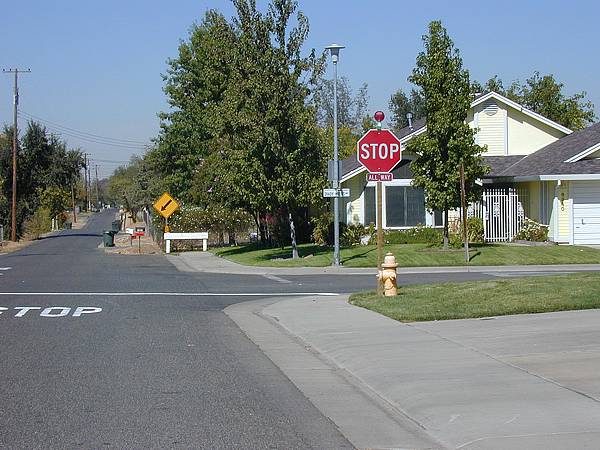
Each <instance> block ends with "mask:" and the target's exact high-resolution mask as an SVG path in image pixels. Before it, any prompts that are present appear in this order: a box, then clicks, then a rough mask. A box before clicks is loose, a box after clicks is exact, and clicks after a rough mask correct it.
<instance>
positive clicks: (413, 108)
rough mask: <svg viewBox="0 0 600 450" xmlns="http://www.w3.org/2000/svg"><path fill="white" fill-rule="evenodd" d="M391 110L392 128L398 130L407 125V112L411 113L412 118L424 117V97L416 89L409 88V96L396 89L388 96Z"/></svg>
mask: <svg viewBox="0 0 600 450" xmlns="http://www.w3.org/2000/svg"><path fill="white" fill-rule="evenodd" d="M389 107H390V110H391V112H392V128H393V129H394V130H400V129H401V128H404V127H407V126H408V118H407V117H406V116H407V114H408V113H411V114H412V118H413V120H418V119H421V118H423V117H425V99H424V98H423V95H422V94H421V93H420V92H419V91H418V90H416V89H411V90H410V96H408V95H406V94H405V93H404V91H403V90H402V89H398V90H397V91H396V92H395V93H394V94H393V95H392V97H391V98H390V103H389Z"/></svg>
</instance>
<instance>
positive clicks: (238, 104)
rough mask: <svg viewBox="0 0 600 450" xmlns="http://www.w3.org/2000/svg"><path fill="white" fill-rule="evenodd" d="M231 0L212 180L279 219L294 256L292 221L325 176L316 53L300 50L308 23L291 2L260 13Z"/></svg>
mask: <svg viewBox="0 0 600 450" xmlns="http://www.w3.org/2000/svg"><path fill="white" fill-rule="evenodd" d="M234 5H235V7H236V11H237V16H236V17H235V19H234V27H235V31H236V35H237V42H236V45H235V46H234V48H233V66H232V70H231V73H230V83H229V86H228V88H227V90H226V91H225V97H224V101H223V102H222V104H221V106H222V107H221V108H220V111H219V112H218V114H217V115H218V116H219V117H220V118H221V120H220V121H219V122H218V124H219V125H220V130H218V136H219V139H218V143H219V148H220V150H221V151H222V153H221V154H220V156H218V157H215V158H213V160H212V163H213V164H214V165H215V166H217V167H219V166H220V167H221V168H222V170H220V172H219V173H218V174H216V175H217V178H218V180H219V183H216V184H215V185H216V186H217V188H220V189H221V190H222V189H223V188H225V189H227V196H228V198H229V199H230V202H231V206H241V207H243V208H244V209H246V210H247V211H249V212H251V213H253V215H255V217H256V218H257V222H259V223H260V218H262V217H265V216H267V215H275V216H278V217H279V219H280V222H283V220H282V219H286V220H287V224H288V226H289V230H290V238H291V241H292V244H293V247H294V248H293V256H297V251H296V248H295V235H294V229H295V224H296V221H297V219H298V217H299V214H300V213H301V209H303V208H305V207H307V206H308V205H310V204H311V203H314V202H316V201H320V190H321V188H322V187H324V184H325V176H324V174H325V170H326V159H327V155H326V154H325V152H324V150H323V149H324V146H323V143H322V140H321V133H320V132H319V129H318V128H317V125H316V114H315V109H314V108H313V107H311V106H310V105H309V102H308V100H309V98H310V94H311V88H314V87H315V84H316V81H317V79H318V76H319V75H320V73H321V72H322V58H317V57H316V55H315V52H314V50H313V51H312V52H310V53H309V54H308V55H307V56H304V55H303V54H302V47H303V44H304V42H305V40H306V37H307V35H308V31H309V25H308V20H307V18H306V17H305V16H304V15H303V14H302V13H301V12H299V11H297V4H296V2H294V1H291V0H273V1H272V2H271V3H270V5H269V9H268V12H267V13H266V14H263V13H261V12H260V11H259V10H258V9H257V7H256V4H255V2H254V1H253V0H235V1H234ZM292 20H293V21H294V22H295V23H296V26H295V27H293V28H292V27H291V26H290V22H291V21H292ZM209 181H210V180H209Z"/></svg>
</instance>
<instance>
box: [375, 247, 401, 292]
mask: <svg viewBox="0 0 600 450" xmlns="http://www.w3.org/2000/svg"><path fill="white" fill-rule="evenodd" d="M396 267H398V264H396V257H395V256H394V255H392V254H391V253H390V252H388V253H386V255H385V257H384V258H383V264H382V265H381V268H382V270H380V271H379V272H378V273H377V279H378V280H379V282H380V283H382V284H383V295H385V296H386V297H393V296H394V295H398V287H397V285H396Z"/></svg>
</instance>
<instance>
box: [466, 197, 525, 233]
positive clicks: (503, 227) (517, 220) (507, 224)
mask: <svg viewBox="0 0 600 450" xmlns="http://www.w3.org/2000/svg"><path fill="white" fill-rule="evenodd" d="M527 200H528V193H527V191H526V190H524V189H518V188H512V187H510V188H490V189H485V190H484V191H483V199H482V201H481V202H478V203H475V204H474V205H472V206H471V207H470V211H469V213H470V214H469V215H474V216H477V217H481V218H482V219H483V235H484V238H485V241H486V242H510V241H512V240H513V238H514V237H515V235H516V234H517V233H518V232H519V230H520V229H521V227H522V226H523V222H524V221H525V209H524V207H523V205H528V201H527Z"/></svg>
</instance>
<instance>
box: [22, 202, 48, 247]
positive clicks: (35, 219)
mask: <svg viewBox="0 0 600 450" xmlns="http://www.w3.org/2000/svg"><path fill="white" fill-rule="evenodd" d="M51 228H52V217H51V215H50V210H49V209H48V208H38V209H37V210H36V211H35V212H34V213H33V215H32V216H31V217H30V218H29V219H28V220H27V221H26V222H25V232H26V233H27V234H28V235H29V236H30V237H31V238H33V239H39V238H40V236H41V235H42V234H44V233H47V232H49V231H50V229H51Z"/></svg>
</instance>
